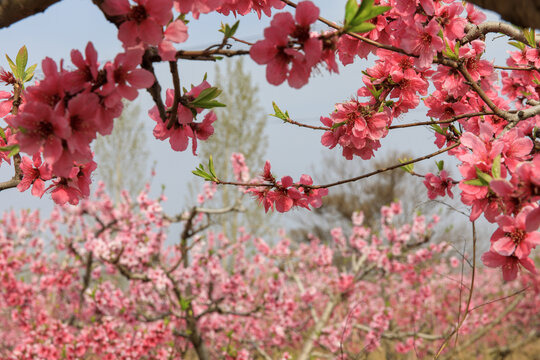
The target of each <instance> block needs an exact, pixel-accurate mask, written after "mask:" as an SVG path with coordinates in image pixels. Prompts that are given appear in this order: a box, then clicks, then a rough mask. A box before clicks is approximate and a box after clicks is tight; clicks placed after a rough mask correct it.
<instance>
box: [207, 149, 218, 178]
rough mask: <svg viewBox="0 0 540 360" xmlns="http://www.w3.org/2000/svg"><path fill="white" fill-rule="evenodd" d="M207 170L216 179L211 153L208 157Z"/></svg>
mask: <svg viewBox="0 0 540 360" xmlns="http://www.w3.org/2000/svg"><path fill="white" fill-rule="evenodd" d="M208 170H209V171H210V175H212V176H213V177H214V178H216V179H217V176H216V172H215V170H214V159H212V155H210V158H209V159H208Z"/></svg>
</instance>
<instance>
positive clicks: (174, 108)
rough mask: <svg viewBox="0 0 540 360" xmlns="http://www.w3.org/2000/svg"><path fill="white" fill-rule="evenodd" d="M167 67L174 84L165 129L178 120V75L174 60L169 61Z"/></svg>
mask: <svg viewBox="0 0 540 360" xmlns="http://www.w3.org/2000/svg"><path fill="white" fill-rule="evenodd" d="M169 69H170V71H171V75H172V78H173V85H174V100H173V105H172V108H171V113H170V114H169V119H168V122H167V129H171V128H172V127H173V126H174V124H175V123H176V122H177V121H178V119H177V116H178V104H179V103H180V96H181V95H180V77H179V76H178V64H177V63H176V61H169Z"/></svg>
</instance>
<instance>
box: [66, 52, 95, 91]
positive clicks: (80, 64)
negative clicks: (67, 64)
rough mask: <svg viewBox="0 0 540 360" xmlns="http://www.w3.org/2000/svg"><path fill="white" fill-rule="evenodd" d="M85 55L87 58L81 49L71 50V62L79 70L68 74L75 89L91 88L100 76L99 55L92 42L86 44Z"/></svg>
mask: <svg viewBox="0 0 540 360" xmlns="http://www.w3.org/2000/svg"><path fill="white" fill-rule="evenodd" d="M85 55H86V60H85V59H84V58H83V56H82V54H81V52H80V51H79V50H71V62H72V63H73V65H75V66H76V67H77V70H75V71H72V72H70V73H69V74H67V81H68V82H69V84H70V88H71V89H72V90H75V91H78V90H81V89H84V88H90V87H91V85H92V84H93V83H94V82H96V80H97V78H98V72H99V69H98V67H99V63H98V61H97V58H98V55H97V52H96V49H94V45H93V44H92V43H91V42H89V43H88V44H87V45H86V50H85Z"/></svg>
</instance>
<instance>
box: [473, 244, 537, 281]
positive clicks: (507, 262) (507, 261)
mask: <svg viewBox="0 0 540 360" xmlns="http://www.w3.org/2000/svg"><path fill="white" fill-rule="evenodd" d="M482 262H483V263H484V265H486V266H488V267H492V268H497V267H502V273H503V279H504V280H505V281H512V280H515V279H516V277H517V273H518V270H519V268H520V265H521V266H523V267H524V268H525V269H527V270H528V271H530V272H531V273H533V274H536V268H535V265H534V261H532V259H530V258H528V257H526V258H523V259H519V258H517V257H516V256H513V255H512V256H502V255H500V254H498V253H496V252H493V251H491V250H490V251H487V252H485V253H484V254H483V255H482Z"/></svg>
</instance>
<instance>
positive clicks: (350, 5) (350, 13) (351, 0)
mask: <svg viewBox="0 0 540 360" xmlns="http://www.w3.org/2000/svg"><path fill="white" fill-rule="evenodd" d="M357 10H358V3H357V2H356V0H348V1H347V4H345V21H344V23H345V26H347V25H348V24H350V22H351V21H352V20H353V19H354V16H355V15H356V11H357Z"/></svg>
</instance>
